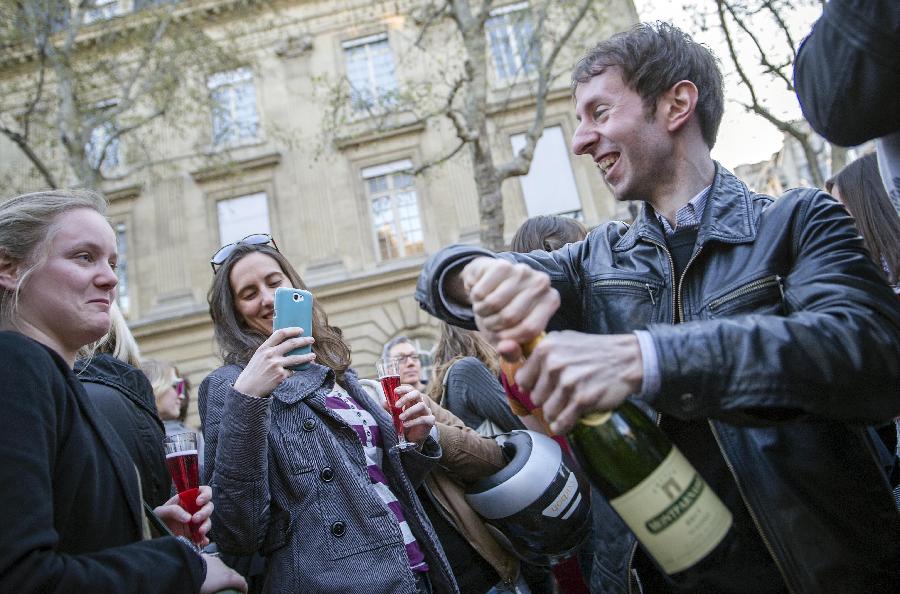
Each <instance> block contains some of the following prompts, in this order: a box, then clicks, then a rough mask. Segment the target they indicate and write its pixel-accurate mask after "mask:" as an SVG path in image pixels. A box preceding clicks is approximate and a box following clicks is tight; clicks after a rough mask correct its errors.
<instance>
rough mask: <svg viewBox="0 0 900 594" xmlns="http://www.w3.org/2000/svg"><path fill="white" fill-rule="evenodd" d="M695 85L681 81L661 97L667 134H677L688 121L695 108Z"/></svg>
mask: <svg viewBox="0 0 900 594" xmlns="http://www.w3.org/2000/svg"><path fill="white" fill-rule="evenodd" d="M698 95H699V91H698V90H697V85H695V84H694V83H692V82H691V81H689V80H681V81H678V82H677V83H675V84H674V85H672V87H671V88H670V89H669V90H668V91H666V94H665V95H664V96H663V100H664V102H665V106H664V107H665V112H664V116H665V119H666V126H667V128H668V130H669V132H677V131H678V130H680V129H681V128H682V127H684V125H685V124H686V123H687V122H689V121H690V119H691V116H693V115H694V109H696V107H697V96H698Z"/></svg>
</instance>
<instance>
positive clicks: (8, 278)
mask: <svg viewBox="0 0 900 594" xmlns="http://www.w3.org/2000/svg"><path fill="white" fill-rule="evenodd" d="M19 268H20V266H19V262H16V261H14V260H13V259H12V258H10V257H9V256H7V255H6V254H4V253H3V252H0V288H2V289H5V290H7V291H13V290H15V288H16V286H17V285H18V284H19Z"/></svg>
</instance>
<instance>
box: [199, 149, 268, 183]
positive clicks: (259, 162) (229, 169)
mask: <svg viewBox="0 0 900 594" xmlns="http://www.w3.org/2000/svg"><path fill="white" fill-rule="evenodd" d="M279 163H281V153H280V152H278V151H273V152H270V153H265V154H262V155H255V156H251V157H247V158H243V159H232V160H230V161H229V162H227V163H222V164H216V165H211V166H209V167H204V168H202V169H196V170H194V171H191V177H192V178H194V181H195V182H197V183H205V182H209V181H212V180H215V179H219V178H222V177H227V176H231V175H241V174H244V173H247V172H249V171H253V170H256V169H263V168H267V167H275V166H276V165H278V164H279Z"/></svg>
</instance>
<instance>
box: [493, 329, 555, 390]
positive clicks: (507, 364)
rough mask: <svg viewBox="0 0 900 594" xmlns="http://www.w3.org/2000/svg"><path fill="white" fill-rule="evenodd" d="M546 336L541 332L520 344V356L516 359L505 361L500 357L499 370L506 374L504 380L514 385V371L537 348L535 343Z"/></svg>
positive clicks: (538, 342)
mask: <svg viewBox="0 0 900 594" xmlns="http://www.w3.org/2000/svg"><path fill="white" fill-rule="evenodd" d="M545 336H547V333H546V332H541V333H540V334H538V335H537V336H535V337H534V339H533V340H531V341H529V342H528V343H526V344H523V345H521V347H522V356H521V357H519V360H518V361H507V360H506V359H504V358H503V357H500V371H502V372H503V375H504V376H506V381H507V383H509V384H510V385H515V383H516V372H517V371H518V370H519V368H521V367H522V365H524V364H525V359H527V358H528V357H530V356H531V353H533V352H534V349H536V348H537V345H538V344H540V342H541V341H542V340H543V339H544V337H545Z"/></svg>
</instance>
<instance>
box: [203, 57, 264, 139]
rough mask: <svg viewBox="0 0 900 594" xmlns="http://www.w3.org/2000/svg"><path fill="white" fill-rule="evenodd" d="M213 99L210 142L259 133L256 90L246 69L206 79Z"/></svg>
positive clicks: (220, 73)
mask: <svg viewBox="0 0 900 594" xmlns="http://www.w3.org/2000/svg"><path fill="white" fill-rule="evenodd" d="M207 86H208V87H209V92H210V96H211V98H212V116H213V122H212V124H213V145H214V146H226V145H232V144H239V143H241V142H246V141H248V140H254V139H256V138H257V136H258V134H259V113H258V112H257V110H256V89H255V87H254V86H253V73H252V72H251V71H250V69H249V68H238V69H237V70H229V71H227V72H219V73H217V74H214V75H213V76H211V77H210V78H209V80H208V81H207Z"/></svg>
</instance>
